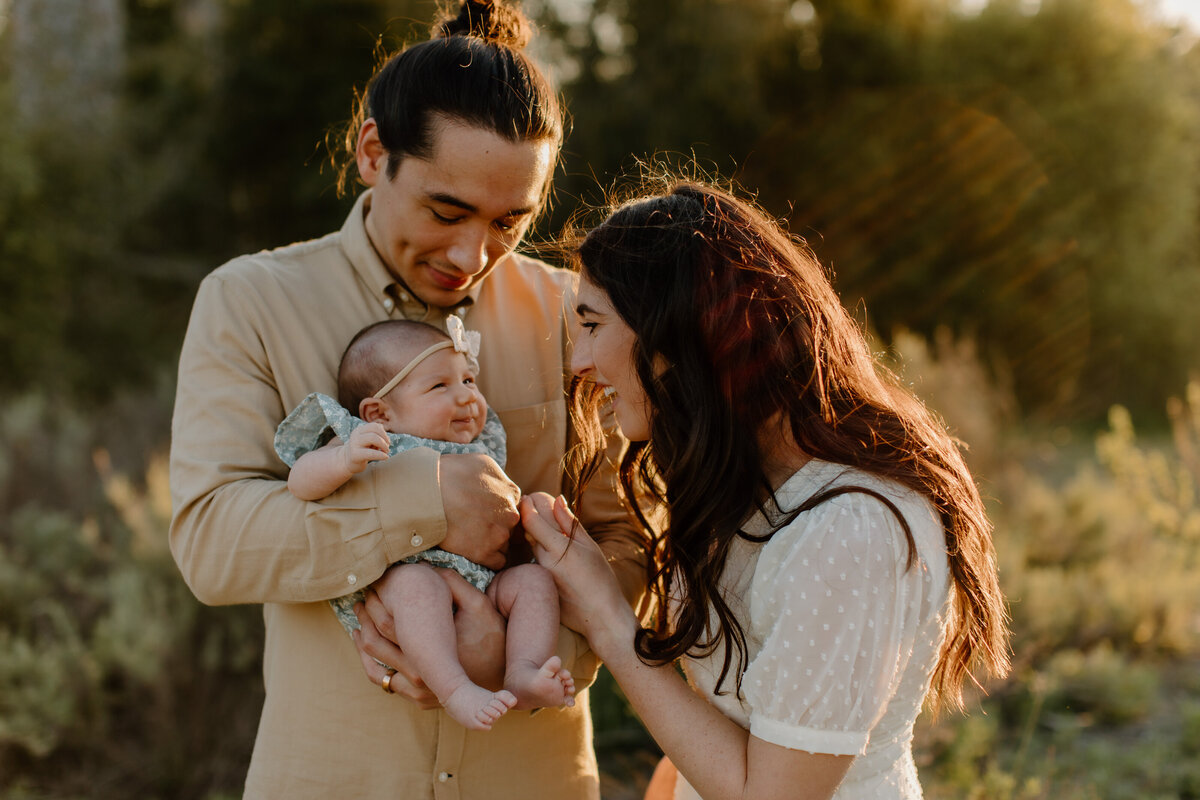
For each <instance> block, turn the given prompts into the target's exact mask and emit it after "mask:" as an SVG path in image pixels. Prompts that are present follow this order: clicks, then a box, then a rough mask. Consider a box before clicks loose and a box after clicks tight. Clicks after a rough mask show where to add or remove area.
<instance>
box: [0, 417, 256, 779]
mask: <svg viewBox="0 0 1200 800" xmlns="http://www.w3.org/2000/svg"><path fill="white" fill-rule="evenodd" d="M138 400H139V401H140V402H130V403H129V405H130V407H131V408H132V407H135V406H137V407H140V408H142V410H143V413H141V414H138V415H137V418H144V419H153V418H154V417H155V414H154V413H145V411H146V410H150V411H151V412H153V406H154V405H161V404H162V403H163V402H164V398H163V397H161V396H157V397H156V396H154V395H149V396H146V395H143V396H141V397H139V398H138ZM102 410H103V409H102ZM107 411H108V412H109V413H108V415H107V416H105V417H103V418H102V420H103V421H101V420H96V421H93V422H87V421H84V419H83V418H81V417H80V416H79V414H78V412H75V411H72V410H69V409H66V408H64V407H62V406H57V407H53V408H52V407H51V406H50V405H49V404H48V403H46V402H45V401H44V400H43V399H41V398H38V397H37V396H30V397H26V398H25V399H24V401H23V402H20V403H16V404H14V405H13V407H11V408H10V409H9V410H8V411H7V412H6V413H5V414H4V415H0V452H2V453H3V454H4V456H3V459H2V461H3V466H4V469H3V470H0V476H2V479H0V497H3V498H6V501H5V506H4V508H3V515H2V516H0V796H3V797H6V798H7V797H12V798H17V797H43V796H45V797H50V796H53V797H83V796H95V795H94V794H93V793H94V791H95V787H96V786H112V787H120V788H114V792H115V794H113V795H109V796H118V795H119V796H137V797H149V798H155V797H158V798H201V797H207V796H209V790H210V788H213V787H224V788H226V789H227V790H229V791H235V790H236V789H237V787H239V786H240V782H241V780H242V777H243V776H244V771H245V765H246V761H247V759H248V757H249V752H250V746H251V743H252V741H253V733H254V727H255V724H256V721H257V706H258V703H259V702H260V698H261V688H260V677H259V659H260V654H261V647H262V631H261V627H262V624H261V613H260V612H259V610H258V609H255V608H252V607H246V608H242V609H225V610H221V611H217V610H214V609H206V608H203V607H201V606H200V605H199V604H198V603H197V602H196V600H195V599H194V598H193V597H192V596H191V593H190V592H189V591H188V589H187V587H186V586H184V584H183V582H182V581H181V580H180V579H179V576H178V572H177V570H176V569H175V566H174V563H173V562H172V560H171V558H170V555H169V554H168V553H167V551H166V522H167V518H168V516H169V511H170V500H169V497H168V495H167V488H166V468H165V462H164V459H163V457H162V455H161V454H159V455H157V456H155V457H153V458H151V460H150V462H149V464H148V467H147V468H146V471H145V475H144V477H143V478H142V479H140V480H139V481H138V482H137V483H134V482H131V481H129V480H128V479H127V478H125V477H124V476H123V475H122V474H120V473H118V472H116V471H114V470H113V468H112V466H111V464H110V459H109V457H108V453H107V451H105V450H96V451H94V452H93V458H92V459H88V458H87V454H88V449H89V443H98V442H103V441H104V440H105V438H106V437H109V436H115V435H117V434H116V433H115V431H113V430H111V429H109V428H108V427H107V425H109V424H111V423H117V427H118V428H119V429H120V430H121V431H122V434H121V435H122V436H123V435H124V434H123V431H124V430H127V429H130V428H132V424H131V423H130V420H129V419H127V418H123V413H122V412H121V410H120V409H119V408H116V407H110V408H108V409H107ZM93 425H94V426H95V428H93V427H92V426H93ZM160 433H161V432H160ZM133 438H134V439H135V440H136V438H137V437H133ZM72 462H73V463H76V464H78V463H80V462H82V463H84V464H88V465H89V466H88V468H87V469H85V470H66V471H64V470H63V469H62V467H63V465H66V464H70V463H72ZM92 462H94V466H91V463H92ZM60 493H61V496H64V497H66V496H69V497H71V498H72V502H70V503H59V502H56V501H57V500H58V498H59V496H60ZM196 753H204V754H205V757H204V758H203V759H202V760H201V761H200V762H199V763H197V762H196V758H195V755H196ZM64 763H67V764H70V765H71V769H70V770H63V769H62V768H61V765H62V764H64Z"/></svg>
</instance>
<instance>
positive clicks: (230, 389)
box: [171, 192, 645, 800]
mask: <svg viewBox="0 0 1200 800" xmlns="http://www.w3.org/2000/svg"><path fill="white" fill-rule="evenodd" d="M369 203H370V192H366V193H364V195H363V196H362V197H360V198H359V201H358V203H357V204H356V205H355V207H354V209H353V211H352V212H351V213H350V216H349V218H348V219H347V221H346V224H345V225H344V226H343V228H342V230H341V231H340V232H338V233H334V234H330V235H328V236H325V237H324V238H321V239H317V240H315V241H311V242H305V243H301V244H295V245H291V246H289V247H284V248H281V249H279V250H274V251H270V252H262V253H257V254H254V255H249V256H243V257H241V258H237V259H234V260H233V261H231V262H229V263H228V264H225V265H224V266H222V267H221V268H219V269H217V270H215V271H214V272H213V273H212V274H210V275H209V276H208V277H207V278H206V279H205V280H204V281H203V283H202V284H201V286H200V289H199V292H198V294H197V296H196V302H195V306H194V308H193V310H192V316H191V321H190V323H189V326H188V331H187V336H186V338H185V340H184V344H183V351H182V354H181V356H180V364H179V386H178V393H177V396H176V403H175V416H174V420H173V424H172V434H173V438H172V447H171V491H172V498H173V501H174V508H175V515H174V519H173V520H172V523H171V551H172V553H173V554H174V556H175V560H176V562H177V563H178V565H179V568H180V570H181V572H182V573H183V576H184V579H185V580H186V581H187V583H188V585H189V586H190V587H191V589H192V591H193V592H194V593H195V594H196V596H197V597H198V598H199V599H200V600H202V601H203V602H205V603H209V604H224V603H262V604H263V609H264V610H263V616H264V619H265V622H266V650H265V654H264V665H263V667H264V679H265V683H266V702H265V705H264V708H263V712H262V718H261V721H260V724H259V730H258V738H257V741H256V743H255V748H254V754H253V758H252V762H251V766H250V773H249V776H248V777H247V783H246V794H245V796H246V797H248V798H268V797H269V798H284V797H286V798H289V799H290V800H295V799H297V798H321V799H322V800H325V798H331V797H337V798H397V799H400V798H402V799H403V800H410V799H411V800H421V799H422V798H437V800H457V798H464V800H471V799H472V798H489V799H491V798H495V799H496V800H502V799H503V798H514V799H515V798H522V800H525V799H526V798H562V800H568V799H569V800H577V798H594V797H598V796H599V789H598V779H597V771H596V764H595V759H594V755H593V752H592V741H591V720H590V716H589V713H588V700H587V692H586V691H581V692H580V694H579V695H578V701H577V702H576V704H575V707H574V708H570V709H566V708H564V709H547V710H542V711H540V712H537V713H535V714H530V713H528V712H522V711H510V712H509V713H508V714H506V715H505V716H504V717H503V718H502V719H501V720H500V721H499V722H498V723H497V724H496V725H495V727H494V728H493V729H492V730H491V731H488V732H469V731H466V730H465V729H464V728H462V726H460V725H458V724H457V723H456V722H454V721H453V720H452V719H450V717H449V716H447V715H446V714H445V713H444V712H443V711H440V710H437V711H421V710H419V709H417V708H416V707H415V706H414V705H413V704H411V703H409V702H408V701H406V700H403V699H401V698H399V697H396V696H391V697H389V696H388V695H385V694H384V693H383V692H381V691H380V689H379V687H378V686H375V685H372V684H371V683H370V682H369V681H368V680H367V679H366V677H365V675H364V673H363V669H362V666H361V664H360V661H359V656H358V652H357V650H356V649H355V648H354V645H353V643H352V642H350V641H349V640H348V639H347V637H346V635H345V633H344V632H343V630H342V628H341V626H340V625H339V624H338V622H337V619H336V618H335V616H334V614H333V612H332V611H331V610H330V608H329V606H328V604H327V603H325V602H324V601H325V600H327V599H329V598H332V597H338V596H341V595H344V594H347V593H348V592H350V591H352V590H354V589H356V588H362V587H365V586H368V585H369V584H370V583H371V582H372V581H374V580H375V579H376V578H378V577H379V576H380V575H381V574H382V573H383V571H384V570H385V569H386V568H387V567H388V565H390V564H393V563H395V562H396V561H399V560H400V559H401V558H403V557H404V556H407V555H409V554H411V553H413V552H416V551H419V550H423V549H427V548H429V547H434V546H436V545H438V544H439V543H440V542H441V541H442V539H443V537H444V536H445V528H446V523H445V517H444V514H443V510H442V506H441V491H440V488H439V485H438V455H437V454H436V453H434V452H433V451H431V450H427V449H418V450H411V451H407V452H405V453H402V454H400V455H398V456H396V457H393V458H391V459H389V460H387V461H385V462H381V463H376V464H373V465H372V466H371V467H370V468H369V469H367V470H366V471H365V472H363V473H362V474H360V475H358V476H356V477H355V478H354V479H353V480H351V481H350V482H349V483H347V484H346V485H345V486H344V487H342V488H341V489H339V490H338V491H337V492H335V493H333V494H332V495H330V496H329V497H327V498H325V499H323V500H319V501H316V502H304V501H301V500H298V499H296V498H295V497H293V496H292V495H291V494H290V493H289V492H288V490H287V486H286V483H285V480H286V474H287V468H286V467H285V466H284V464H283V463H282V462H281V461H280V460H279V459H278V457H277V456H276V455H275V452H274V449H273V445H272V441H273V437H274V434H275V428H276V426H277V425H278V424H279V422H280V420H282V419H283V417H284V416H285V415H286V414H287V413H288V411H290V410H291V409H292V408H293V407H294V406H295V405H296V404H297V403H299V402H300V400H301V399H302V398H303V397H304V396H305V395H307V394H308V393H309V392H313V391H320V392H325V393H327V394H331V395H335V396H336V386H335V382H336V372H337V365H338V360H339V358H340V356H341V353H342V350H343V349H344V347H345V346H346V343H347V342H349V341H350V338H351V337H352V336H353V334H354V333H355V332H357V331H358V330H359V329H360V328H362V327H364V326H365V325H367V324H369V323H372V322H375V321H378V320H382V319H387V318H398V317H401V316H403V317H407V318H410V319H426V320H429V321H433V322H440V321H441V319H442V317H444V315H445V313H446V311H445V310H442V309H436V308H428V309H427V308H426V307H425V306H424V305H423V304H422V303H420V301H418V300H417V299H416V298H414V297H411V296H410V295H409V294H408V293H407V292H406V291H405V290H404V289H403V287H402V286H400V285H398V284H396V282H395V280H394V278H393V277H392V276H391V275H390V274H389V272H388V271H387V269H386V268H385V267H384V265H383V263H382V261H381V260H380V258H379V256H378V254H377V253H376V251H375V249H374V248H373V247H372V245H371V242H370V240H369V239H368V237H367V233H366V230H365V228H364V225H363V218H364V213H365V210H366V208H367V207H368V205H367V204H369ZM570 284H571V275H570V273H568V272H565V271H563V270H557V269H553V268H551V267H548V266H547V265H545V264H542V263H540V262H537V261H534V260H532V259H528V258H525V257H522V256H518V255H513V256H510V257H509V258H507V259H506V261H505V262H504V263H502V264H500V265H499V266H498V267H497V268H496V269H495V271H494V272H493V273H492V274H491V275H490V276H489V277H488V278H487V279H486V281H484V283H483V285H482V287H480V289H479V290H478V291H477V292H476V293H475V296H474V297H473V298H471V300H470V301H468V302H467V303H466V304H465V305H464V306H462V307H461V308H459V309H457V310H455V311H454V312H453V313H458V314H460V315H461V316H462V317H463V318H464V322H465V323H466V326H467V328H468V329H471V330H478V331H480V332H481V333H482V346H481V351H480V357H479V360H480V374H479V385H480V388H481V389H482V391H483V393H484V395H485V396H486V397H487V399H488V402H489V404H490V405H491V406H492V408H494V409H495V410H496V412H497V413H498V414H499V416H500V418H501V420H502V421H503V423H504V426H505V428H506V430H507V433H508V465H507V472H508V474H509V475H510V476H511V477H512V479H513V480H514V481H515V482H516V483H517V484H518V485H519V486H520V487H521V489H522V490H523V491H525V492H532V491H538V490H540V491H547V492H551V493H554V494H557V493H559V492H561V491H566V490H567V489H568V488H569V487H565V486H564V485H563V476H562V458H563V455H564V452H565V449H566V448H567V446H568V444H569V441H570V432H569V427H570V426H569V423H568V418H567V414H566V408H565V403H564V392H563V389H564V375H565V371H564V364H565V363H566V362H565V360H564V359H565V358H566V354H567V352H568V349H569V341H568V338H567V322H566V320H567V319H568V318H569V317H568V316H567V313H566V305H567V304H566V299H567V297H568V296H569V293H570ZM619 446H620V443H619V442H614V447H619ZM612 487H613V476H612V473H611V471H609V472H606V473H604V474H602V475H600V476H598V477H597V479H596V480H594V481H593V484H592V487H591V488H590V489H589V491H588V493H587V495H586V497H585V499H584V502H583V504H582V508H580V509H578V512H579V515H580V517H581V520H582V522H583V524H584V525H585V526H586V527H587V529H588V531H589V532H590V533H591V534H592V536H593V537H594V538H595V539H596V540H597V541H598V542H599V543H600V545H601V547H603V548H604V550H605V551H606V552H607V553H608V555H609V558H610V560H611V562H612V564H613V567H614V569H615V571H616V572H617V574H618V576H619V578H620V579H621V582H622V585H623V587H624V588H625V589H626V595H627V596H628V597H630V598H631V599H632V598H636V597H637V596H638V595H639V593H640V592H641V590H642V585H643V583H644V563H645V551H644V547H643V537H642V536H641V534H640V533H639V532H638V530H637V528H636V526H635V525H634V524H633V522H632V519H631V517H630V516H629V514H628V513H627V511H626V509H625V508H624V507H623V506H622V505H621V504H620V502H619V501H618V499H617V497H616V495H615V494H614V492H613V490H612ZM558 653H559V655H561V656H562V657H563V660H564V663H565V664H566V665H567V667H568V668H569V669H570V670H571V671H572V673H573V674H574V675H575V676H576V678H577V681H581V685H583V684H586V683H588V682H590V681H591V679H592V678H593V677H594V675H595V669H596V666H597V665H596V661H595V658H594V657H593V656H592V655H591V653H590V651H588V650H587V647H586V643H585V642H584V641H583V640H582V639H581V638H580V637H579V636H577V635H575V634H573V633H571V632H569V631H567V630H566V629H563V630H562V631H561V634H560V637H559V649H558Z"/></svg>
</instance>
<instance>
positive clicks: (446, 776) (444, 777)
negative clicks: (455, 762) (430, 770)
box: [438, 772, 450, 783]
mask: <svg viewBox="0 0 1200 800" xmlns="http://www.w3.org/2000/svg"><path fill="white" fill-rule="evenodd" d="M448 780H450V773H449V772H439V773H438V782H439V783H445V782H446V781H448Z"/></svg>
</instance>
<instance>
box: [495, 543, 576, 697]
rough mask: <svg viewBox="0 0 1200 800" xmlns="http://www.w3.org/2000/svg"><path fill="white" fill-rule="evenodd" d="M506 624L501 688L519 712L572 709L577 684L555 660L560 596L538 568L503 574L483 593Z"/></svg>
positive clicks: (515, 569) (524, 567) (529, 566)
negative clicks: (513, 700)
mask: <svg viewBox="0 0 1200 800" xmlns="http://www.w3.org/2000/svg"><path fill="white" fill-rule="evenodd" d="M487 594H488V597H490V598H491V599H492V601H493V602H494V603H495V604H496V608H497V609H499V611H500V613H501V614H503V615H504V616H505V617H507V618H508V630H507V633H506V634H505V636H506V639H505V671H504V688H505V689H508V690H509V691H510V692H512V693H513V694H514V695H516V698H517V705H516V707H517V708H543V707H546V708H551V707H556V706H563V705H566V706H573V705H575V680H574V678H572V677H571V673H570V672H568V671H567V670H565V669H563V666H562V659H560V658H559V657H558V656H556V655H554V647H555V645H556V644H557V643H558V591H557V590H556V589H555V588H554V578H552V577H551V576H550V573H549V572H547V571H546V570H544V569H543V568H541V567H539V566H538V565H537V564H520V565H518V566H515V567H509V568H508V569H506V570H503V571H501V572H500V573H499V574H498V575H496V577H495V578H494V579H493V580H492V583H491V585H490V586H488V591H487Z"/></svg>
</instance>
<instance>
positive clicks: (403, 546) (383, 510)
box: [369, 447, 446, 564]
mask: <svg viewBox="0 0 1200 800" xmlns="http://www.w3.org/2000/svg"><path fill="white" fill-rule="evenodd" d="M439 458H440V456H439V454H438V453H437V452H435V451H433V450H430V449H429V448H427V447H418V448H415V449H413V450H406V451H404V452H402V453H397V454H396V455H394V456H392V457H391V458H389V459H388V460H387V461H383V462H377V463H375V464H373V465H371V469H370V470H369V472H370V473H371V475H372V477H373V478H374V481H375V497H376V499H377V501H378V504H379V524H380V528H381V531H382V534H383V552H384V554H385V555H386V557H387V562H388V564H395V563H396V562H397V561H400V560H401V559H404V558H407V557H408V556H411V555H412V554H414V553H420V552H421V551H423V550H428V549H429V548H431V547H436V546H437V545H439V544H441V543H442V540H443V539H445V538H446V513H445V510H444V509H443V508H442V489H441V485H440V484H439V483H438V459H439Z"/></svg>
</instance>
